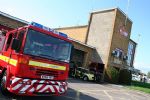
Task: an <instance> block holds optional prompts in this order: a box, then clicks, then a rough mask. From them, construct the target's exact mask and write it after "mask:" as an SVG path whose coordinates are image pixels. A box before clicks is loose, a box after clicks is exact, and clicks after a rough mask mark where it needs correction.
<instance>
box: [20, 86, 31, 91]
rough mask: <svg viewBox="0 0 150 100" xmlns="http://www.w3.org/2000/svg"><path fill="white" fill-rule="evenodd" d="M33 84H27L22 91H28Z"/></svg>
mask: <svg viewBox="0 0 150 100" xmlns="http://www.w3.org/2000/svg"><path fill="white" fill-rule="evenodd" d="M30 86H31V85H25V86H24V87H23V88H22V89H21V90H20V91H22V92H24V91H26V90H27V89H28V88H29V87H30Z"/></svg>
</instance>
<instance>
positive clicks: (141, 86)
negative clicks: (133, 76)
mask: <svg viewBox="0 0 150 100" xmlns="http://www.w3.org/2000/svg"><path fill="white" fill-rule="evenodd" d="M127 87H128V88H129V89H134V90H139V91H143V92H145V93H149V94H150V84H149V83H143V82H137V81H132V83H131V86H127Z"/></svg>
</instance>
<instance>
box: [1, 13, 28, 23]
mask: <svg viewBox="0 0 150 100" xmlns="http://www.w3.org/2000/svg"><path fill="white" fill-rule="evenodd" d="M0 15H2V16H5V17H8V18H11V19H13V20H16V21H19V22H21V23H24V24H29V22H27V21H25V20H22V19H20V18H17V17H14V16H11V15H9V14H7V13H4V12H2V11H0Z"/></svg>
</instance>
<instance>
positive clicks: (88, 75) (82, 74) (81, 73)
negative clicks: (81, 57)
mask: <svg viewBox="0 0 150 100" xmlns="http://www.w3.org/2000/svg"><path fill="white" fill-rule="evenodd" d="M75 76H76V77H79V78H81V79H83V80H84V81H88V80H89V81H94V74H93V72H91V71H89V70H88V69H85V68H83V67H78V68H77V69H76V74H75Z"/></svg>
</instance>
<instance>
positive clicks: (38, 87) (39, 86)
mask: <svg viewBox="0 0 150 100" xmlns="http://www.w3.org/2000/svg"><path fill="white" fill-rule="evenodd" d="M43 85H44V84H40V85H38V86H37V88H36V90H39V89H40V88H41V87H42V86H43Z"/></svg>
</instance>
